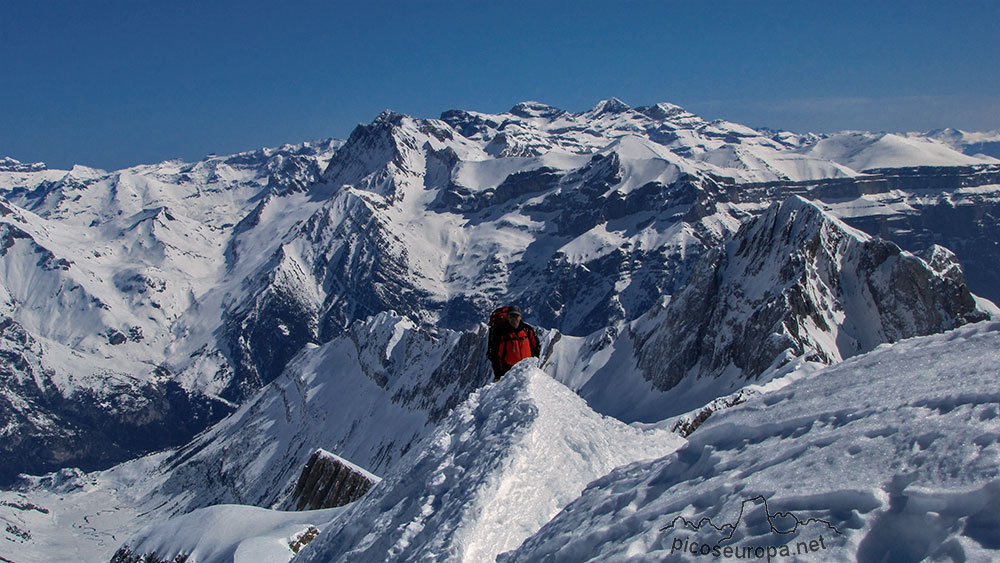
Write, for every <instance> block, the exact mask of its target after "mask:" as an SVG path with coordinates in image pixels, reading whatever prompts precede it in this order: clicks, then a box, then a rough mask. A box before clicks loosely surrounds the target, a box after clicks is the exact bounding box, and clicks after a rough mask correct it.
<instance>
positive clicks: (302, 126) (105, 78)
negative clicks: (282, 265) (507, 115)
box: [0, 0, 1000, 169]
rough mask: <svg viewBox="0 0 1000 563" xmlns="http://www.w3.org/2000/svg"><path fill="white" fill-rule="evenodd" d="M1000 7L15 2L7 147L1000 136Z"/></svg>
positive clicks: (185, 152) (1, 111)
mask: <svg viewBox="0 0 1000 563" xmlns="http://www.w3.org/2000/svg"><path fill="white" fill-rule="evenodd" d="M998 22H1000V2H998V1H996V0H989V1H977V2H963V1H956V2H941V1H935V2H925V1H919V0H918V1H872V0H869V1H867V2H852V1H837V2H831V1H829V0H826V1H823V2H813V1H804V0H800V1H796V2H768V1H750V0H747V1H739V2H736V1H732V2H712V1H706V2H702V1H693V0H688V1H684V2H674V1H659V2H652V1H647V2H632V1H612V0H607V1H604V2H589V1H584V0H575V1H572V2H554V1H553V2H546V1H541V0H539V1H536V2H508V1H501V0H493V1H490V2H478V1H468V2H443V1H425V2H421V1H417V0H413V1H407V2H403V1H400V2H378V1H371V0H367V1H363V0H358V1H355V2H350V3H339V2H302V1H294V0H292V1H283V2H277V1H274V2H257V1H245V2H217V1H211V0H205V1H200V2H188V1H176V0H171V1H156V2H154V1H147V0H127V1H99V0H90V1H84V0H72V1H64V0H13V1H10V0H6V1H4V2H2V3H0V156H4V155H6V156H11V157H13V158H16V159H18V160H21V161H23V162H35V161H44V162H46V163H48V164H49V166H51V167H68V166H70V165H72V164H74V163H80V164H86V165H90V166H95V167H100V168H105V169H116V168H121V167H125V166H129V165H133V164H138V163H147V162H158V161H161V160H165V159H168V158H176V157H181V158H184V159H186V160H196V159H199V158H201V157H202V156H204V155H206V154H208V153H212V152H216V153H219V154H228V153H233V152H238V151H241V150H249V149H253V148H258V147H262V146H275V145H280V144H283V143H289V142H299V141H304V140H309V139H316V138H323V137H340V138H346V137H347V136H348V135H349V134H350V132H351V130H352V129H353V128H354V126H355V125H356V124H358V123H361V122H365V123H367V122H369V121H371V120H372V119H373V118H374V117H375V116H376V115H377V114H378V113H379V112H380V111H382V110H383V109H386V108H391V109H393V110H395V111H399V112H403V113H408V114H410V115H415V116H418V117H437V116H439V115H440V113H441V112H442V111H444V110H447V109H452V108H463V109H474V110H480V111H489V112H499V111H504V110H507V109H509V108H510V106H512V105H514V104H515V103H516V102H518V101H522V100H538V101H542V102H546V103H549V104H552V105H555V106H558V107H561V108H563V109H567V110H571V111H582V110H585V109H587V108H589V107H591V106H593V105H594V104H595V103H596V102H598V101H599V100H601V99H603V98H608V97H611V96H615V97H618V98H620V99H622V100H624V101H625V102H626V103H629V104H631V105H633V106H635V105H645V104H652V103H656V102H660V101H669V102H673V103H677V104H680V105H683V106H685V107H686V108H688V109H690V110H691V111H694V112H695V113H698V114H700V115H702V116H705V117H708V118H723V119H728V120H731V121H737V122H740V123H745V124H747V125H751V126H768V127H773V128H784V129H790V130H793V131H807V130H808V131H817V132H823V131H835V130H841V129H870V130H887V131H898V130H926V129H931V128H937V127H947V126H953V127H958V128H961V129H966V130H989V129H996V128H1000V61H998V56H1000V34H998V33H997V29H998Z"/></svg>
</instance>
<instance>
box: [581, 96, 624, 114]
mask: <svg viewBox="0 0 1000 563" xmlns="http://www.w3.org/2000/svg"><path fill="white" fill-rule="evenodd" d="M631 109H632V108H631V107H630V106H629V105H628V104H626V103H625V102H623V101H621V100H619V99H618V98H608V99H607V100H601V101H600V102H598V103H597V105H596V106H594V107H593V109H591V110H590V111H589V112H588V113H590V114H593V115H602V114H605V113H613V114H615V113H625V112H626V111H629V110H631Z"/></svg>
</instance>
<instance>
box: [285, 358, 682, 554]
mask: <svg viewBox="0 0 1000 563" xmlns="http://www.w3.org/2000/svg"><path fill="white" fill-rule="evenodd" d="M535 365H536V364H535V363H534V362H531V361H525V362H522V363H521V364H519V365H518V366H516V367H515V368H514V369H513V370H512V371H511V372H509V374H508V375H507V376H505V377H504V378H503V379H502V380H501V381H500V383H498V384H496V385H492V386H490V387H487V388H484V389H482V390H480V391H477V392H476V393H474V394H473V395H472V396H470V397H469V399H468V400H466V401H465V402H464V403H462V405H460V406H459V407H458V408H457V409H456V410H455V411H454V412H453V413H452V414H451V415H450V416H449V417H448V418H447V419H445V420H444V421H442V423H441V424H440V425H439V426H438V428H437V429H436V430H435V432H434V434H433V435H431V436H430V438H429V439H428V441H427V442H426V446H425V447H424V448H423V449H422V450H420V451H416V452H413V453H412V454H411V455H410V456H408V457H407V458H406V459H405V460H404V461H403V462H402V463H401V464H400V466H399V467H397V468H396V469H395V470H394V471H393V472H392V473H391V474H389V475H387V476H386V478H385V480H384V481H382V483H380V484H379V485H377V486H376V487H375V488H373V489H372V490H371V491H370V492H369V493H368V495H367V496H365V497H363V498H362V499H361V500H360V501H358V502H357V503H355V504H353V505H351V506H350V507H348V508H347V509H346V510H345V512H344V514H343V515H342V516H339V517H338V519H337V520H336V521H335V522H334V523H333V524H332V525H331V526H330V528H328V529H326V530H325V531H324V533H323V534H321V535H320V537H319V538H317V539H316V540H315V541H314V542H313V543H311V544H310V545H309V546H307V547H306V548H305V549H304V550H303V551H302V553H301V555H299V556H298V558H297V559H296V561H300V560H301V561H389V560H391V561H418V560H419V561H426V560H433V561H469V562H474V561H492V560H493V558H494V557H495V556H496V554H497V553H499V552H501V551H505V550H507V549H510V548H512V547H515V546H517V545H518V544H519V543H520V542H521V541H522V540H523V539H524V538H526V537H528V536H529V535H531V534H532V533H534V532H535V531H536V530H537V529H538V528H540V527H541V526H542V525H543V524H544V523H545V522H547V521H548V520H549V519H550V518H551V517H552V516H553V515H554V514H555V513H556V512H558V511H559V510H560V509H561V508H562V507H563V506H564V505H565V504H566V503H568V502H570V501H571V500H572V499H574V498H576V496H577V495H578V494H579V493H580V491H581V490H582V489H583V487H584V486H585V485H586V483H588V482H589V481H591V480H592V479H594V478H596V477H597V476H600V475H603V474H605V473H606V472H608V471H610V470H611V468H613V467H615V466H618V465H622V464H625V463H630V462H633V461H637V460H640V459H646V458H650V457H654V456H661V455H663V454H664V453H665V452H669V451H672V450H674V449H676V448H677V447H678V446H679V445H680V444H681V443H683V440H682V439H680V438H678V437H676V436H675V435H673V434H672V433H670V432H667V431H662V430H652V431H640V430H637V429H634V428H631V427H629V426H626V425H625V424H623V423H621V422H619V421H617V420H614V419H611V418H608V417H603V416H600V415H598V414H596V413H594V412H593V411H592V410H590V408H589V407H587V405H586V403H584V402H583V401H582V400H581V399H580V398H579V397H578V396H576V395H575V394H574V393H573V392H572V391H570V390H569V389H568V388H566V387H564V386H563V385H561V384H559V383H558V382H556V381H555V380H553V379H552V378H551V377H549V376H548V375H546V374H545V373H543V372H541V371H539V370H538V369H537V367H535Z"/></svg>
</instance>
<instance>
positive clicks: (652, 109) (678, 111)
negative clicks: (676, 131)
mask: <svg viewBox="0 0 1000 563" xmlns="http://www.w3.org/2000/svg"><path fill="white" fill-rule="evenodd" d="M635 111H637V112H639V113H641V114H643V115H645V116H646V117H649V118H651V119H655V120H657V121H666V120H668V119H676V118H678V117H688V118H690V117H696V116H695V115H694V114H693V113H691V112H689V111H688V110H686V109H684V108H682V107H681V106H679V105H676V104H671V103H669V102H660V103H658V104H656V105H655V106H642V107H637V108H635Z"/></svg>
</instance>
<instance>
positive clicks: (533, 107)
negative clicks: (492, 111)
mask: <svg viewBox="0 0 1000 563" xmlns="http://www.w3.org/2000/svg"><path fill="white" fill-rule="evenodd" d="M508 113H512V114H514V115H516V116H519V117H529V118H530V117H555V116H557V115H559V114H561V113H564V112H563V110H561V109H559V108H557V107H553V106H550V105H548V104H543V103H541V102H534V101H525V102H521V103H519V104H516V105H515V106H514V107H512V108H510V111H509V112H508Z"/></svg>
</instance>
